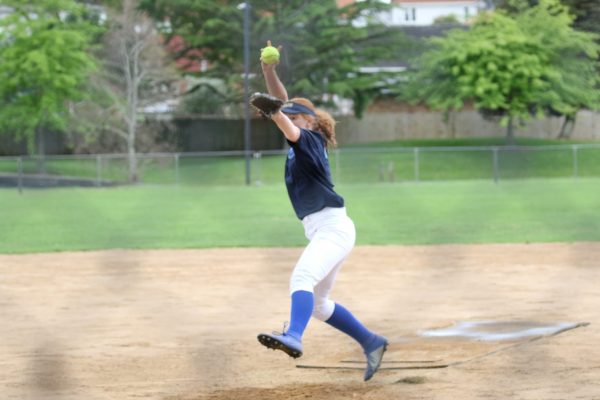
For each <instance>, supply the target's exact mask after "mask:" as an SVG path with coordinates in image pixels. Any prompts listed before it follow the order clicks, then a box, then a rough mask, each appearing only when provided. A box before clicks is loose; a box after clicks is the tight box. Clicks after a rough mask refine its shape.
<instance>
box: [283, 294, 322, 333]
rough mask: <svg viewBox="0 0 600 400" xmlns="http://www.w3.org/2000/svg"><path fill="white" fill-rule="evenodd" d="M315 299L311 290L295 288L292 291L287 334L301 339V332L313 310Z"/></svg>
mask: <svg viewBox="0 0 600 400" xmlns="http://www.w3.org/2000/svg"><path fill="white" fill-rule="evenodd" d="M314 303H315V300H314V295H313V294H312V292H308V291H306V290H297V291H295V292H294V293H292V310H291V313H290V326H289V328H288V330H287V332H286V333H287V334H288V335H291V336H293V337H295V338H296V339H298V340H301V339H302V334H303V333H304V329H306V325H308V321H309V320H310V316H311V315H312V312H313V306H314Z"/></svg>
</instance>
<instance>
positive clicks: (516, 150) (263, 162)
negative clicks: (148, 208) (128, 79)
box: [0, 144, 600, 187]
mask: <svg viewBox="0 0 600 400" xmlns="http://www.w3.org/2000/svg"><path fill="white" fill-rule="evenodd" d="M286 156H287V150H272V151H262V152H249V153H245V152H206V153H155V154H138V155H137V180H138V182H140V183H145V184H183V185H244V184H247V183H250V184H253V185H265V184H267V185H268V184H278V183H281V182H283V168H284V163H285V158H286ZM329 158H330V165H331V173H332V176H333V179H334V181H335V182H336V183H337V184H340V183H344V184H351V183H375V182H405V181H436V180H468V179H490V180H494V181H500V180H503V179H521V178H556V177H573V178H577V177H600V144H598V145H596V144H574V145H556V146H518V147H517V146H511V147H509V146H487V147H418V148H417V147H415V148H406V147H387V148H383V147H364V148H341V149H336V150H333V151H331V152H330V154H329ZM129 171H130V164H129V161H128V158H127V156H126V155H122V154H99V155H76V156H47V157H44V158H43V159H42V158H39V157H0V185H2V186H13V187H14V186H19V187H21V186H65V185H79V186H106V185H115V184H123V183H127V182H129V181H130V172H129Z"/></svg>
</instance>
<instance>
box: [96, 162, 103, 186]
mask: <svg viewBox="0 0 600 400" xmlns="http://www.w3.org/2000/svg"><path fill="white" fill-rule="evenodd" d="M101 183H102V156H100V155H98V156H96V186H101Z"/></svg>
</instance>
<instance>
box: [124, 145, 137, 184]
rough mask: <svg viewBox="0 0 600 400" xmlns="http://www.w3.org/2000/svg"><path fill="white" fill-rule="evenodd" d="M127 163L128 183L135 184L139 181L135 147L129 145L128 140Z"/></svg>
mask: <svg viewBox="0 0 600 400" xmlns="http://www.w3.org/2000/svg"><path fill="white" fill-rule="evenodd" d="M127 163H128V165H129V182H131V183H137V182H138V180H139V176H138V165H137V155H136V153H135V146H134V145H133V144H129V140H128V144H127Z"/></svg>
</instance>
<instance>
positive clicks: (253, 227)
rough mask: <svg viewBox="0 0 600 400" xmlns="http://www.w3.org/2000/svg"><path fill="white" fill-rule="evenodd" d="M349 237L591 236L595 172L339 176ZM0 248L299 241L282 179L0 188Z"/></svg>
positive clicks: (597, 229) (407, 240)
mask: <svg viewBox="0 0 600 400" xmlns="http://www.w3.org/2000/svg"><path fill="white" fill-rule="evenodd" d="M337 189H338V191H339V192H340V193H341V194H342V195H343V196H344V197H345V199H346V203H347V207H348V211H349V214H350V215H351V217H352V218H353V219H354V221H355V223H356V226H357V244H359V245H361V244H363V245H364V244H381V245H387V244H439V243H508V242H511V243H514V242H517V243H523V242H558V241H561V242H572V241H597V240H600V218H598V210H600V179H592V178H580V179H572V178H569V179H563V178H556V179H544V180H538V179H531V180H510V181H500V182H499V183H497V184H494V183H493V182H492V181H490V180H469V181H452V182H421V183H412V182H406V183H373V184H342V185H339V186H338V187H337ZM0 205H1V207H0V252H1V253H27V252H46V251H67V250H92V249H108V248H135V249H142V248H205V247H231V246H269V247H272V246H302V245H305V244H306V240H305V238H304V235H303V231H302V226H301V224H300V222H299V221H298V220H297V219H296V217H295V216H294V215H293V213H292V209H291V205H290V204H289V200H288V198H287V194H286V191H285V188H284V186H283V185H282V184H277V185H266V186H220V187H204V186H186V185H181V186H147V185H146V186H144V185H142V186H135V187H117V188H99V189H83V188H76V189H52V190H25V191H24V192H23V193H22V194H19V193H18V191H17V190H16V189H0Z"/></svg>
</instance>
